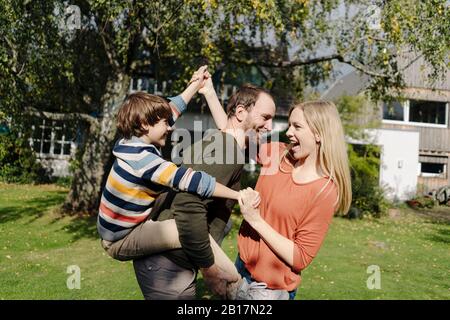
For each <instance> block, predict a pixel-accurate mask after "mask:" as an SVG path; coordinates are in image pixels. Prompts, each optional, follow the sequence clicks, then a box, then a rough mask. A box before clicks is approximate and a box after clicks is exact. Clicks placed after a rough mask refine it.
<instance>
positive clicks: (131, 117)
mask: <svg viewBox="0 0 450 320" xmlns="http://www.w3.org/2000/svg"><path fill="white" fill-rule="evenodd" d="M171 117H172V111H171V108H170V106H169V103H168V102H167V100H165V99H164V98H162V97H158V96H155V95H153V94H149V93H147V92H143V91H140V92H135V93H131V94H129V95H128V96H127V97H126V98H125V100H124V101H123V103H122V106H121V107H120V109H119V112H118V113H117V129H118V130H119V133H120V134H121V135H122V136H123V137H124V138H126V139H130V138H131V137H132V136H136V137H141V136H143V135H144V134H147V133H148V131H147V130H145V129H144V128H143V126H144V125H150V126H153V125H155V124H156V123H157V122H158V121H159V120H161V119H170V118H171Z"/></svg>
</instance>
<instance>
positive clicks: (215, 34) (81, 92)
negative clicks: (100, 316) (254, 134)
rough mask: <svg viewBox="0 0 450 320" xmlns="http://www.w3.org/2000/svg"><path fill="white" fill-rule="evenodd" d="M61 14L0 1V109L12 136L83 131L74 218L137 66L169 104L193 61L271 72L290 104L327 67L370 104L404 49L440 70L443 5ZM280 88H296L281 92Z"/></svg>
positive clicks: (50, 4) (167, 4)
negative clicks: (29, 126) (54, 128)
mask: <svg viewBox="0 0 450 320" xmlns="http://www.w3.org/2000/svg"><path fill="white" fill-rule="evenodd" d="M70 5H71V7H70V6H69V3H65V4H61V2H59V1H19V0H13V1H7V0H0V9H1V10H0V34H1V37H0V95H1V97H2V99H1V101H0V108H1V109H0V110H2V111H4V112H5V113H7V114H8V115H10V116H11V117H12V118H13V119H15V120H14V121H15V122H16V124H17V125H18V119H19V117H18V116H19V115H23V113H24V110H25V109H26V112H27V114H35V113H40V114H41V115H42V116H45V117H49V118H57V119H68V120H70V121H76V122H84V123H85V124H87V125H86V126H85V128H86V129H85V135H84V136H85V137H86V138H85V142H84V144H83V146H84V147H83V149H82V150H81V152H80V162H79V163H80V166H79V167H78V169H77V170H76V172H75V174H74V179H73V185H72V188H71V191H70V193H69V195H68V198H67V200H66V203H65V207H66V209H68V210H72V211H89V212H91V211H96V209H97V205H98V202H99V196H100V192H101V185H102V182H103V179H104V176H105V173H107V172H106V170H107V168H108V163H109V162H110V157H111V148H112V141H113V140H114V138H115V136H116V129H115V125H114V115H115V113H116V111H117V108H118V106H119V105H120V103H121V101H122V100H123V98H124V96H125V95H126V93H127V91H128V88H129V83H130V79H131V77H132V75H133V73H134V72H135V71H136V70H138V69H139V68H141V67H142V66H151V68H152V70H153V72H154V75H155V78H156V79H157V80H158V81H163V80H172V85H171V91H172V93H176V92H177V91H178V90H180V88H181V87H182V86H184V84H185V82H186V79H188V78H189V74H190V73H191V72H192V70H193V69H194V68H196V67H197V66H198V64H199V63H201V62H207V63H208V64H209V65H210V67H211V69H212V70H217V69H220V68H223V67H224V66H227V65H234V66H239V67H245V66H256V67H258V68H266V69H268V70H270V76H268V78H267V79H266V80H267V81H266V82H267V83H266V85H267V86H268V87H272V88H273V89H274V91H275V92H276V91H277V90H279V92H282V93H283V94H285V93H286V94H292V95H293V96H301V94H302V92H301V91H302V88H304V87H305V85H306V84H308V83H314V82H317V81H318V80H320V79H326V78H327V77H328V76H329V75H330V73H331V72H333V70H334V67H335V63H334V62H336V61H337V62H341V63H346V64H349V65H351V66H353V67H354V68H356V69H358V70H360V71H361V72H364V73H366V74H368V75H370V76H371V77H372V79H373V81H372V84H371V89H372V91H373V92H374V93H375V94H378V95H380V94H384V93H386V92H388V91H389V90H390V89H392V88H396V87H399V86H401V85H402V78H401V70H400V68H399V66H398V64H397V57H398V56H399V54H400V53H401V52H402V51H403V50H413V51H415V52H417V53H418V54H419V55H422V56H423V57H424V58H425V59H426V61H427V62H428V63H430V65H431V66H432V67H433V69H432V70H433V74H432V76H433V77H437V76H438V75H439V74H440V72H441V71H442V70H443V69H445V68H446V67H448V60H446V59H447V58H448V49H449V48H448V44H449V43H450V41H449V30H450V26H449V24H450V19H449V18H450V17H449V10H448V6H447V5H446V1H445V0H433V1H412V0H391V1H375V0H374V1H368V0H359V1H356V0H353V1H350V0H348V1H340V0H322V1H309V0H298V1H287V0H286V1H284V0H278V1H277V0H269V1H260V0H244V1H241V0H239V1H238V0H165V1H140V0H95V1H94V0H73V1H71V2H70ZM68 6H69V7H68ZM67 8H69V9H70V8H72V9H74V8H78V9H79V11H77V10H72V11H70V10H68V11H67V10H66V9H67ZM78 12H79V13H80V16H79V17H77V16H76V14H77V13H78ZM74 15H75V17H74ZM74 18H79V20H80V24H79V28H78V29H77V28H75V29H72V28H70V26H73V25H72V24H70V23H68V22H69V21H70V22H72V20H73V19H74ZM369 18H371V19H369ZM71 19H72V20H71ZM367 21H371V23H367ZM75 27H78V25H77V24H75ZM446 63H447V65H446ZM289 86H292V88H294V89H292V90H280V88H286V87H287V88H289ZM30 108H32V109H30ZM44 111H45V113H44ZM23 129H24V126H22V130H23Z"/></svg>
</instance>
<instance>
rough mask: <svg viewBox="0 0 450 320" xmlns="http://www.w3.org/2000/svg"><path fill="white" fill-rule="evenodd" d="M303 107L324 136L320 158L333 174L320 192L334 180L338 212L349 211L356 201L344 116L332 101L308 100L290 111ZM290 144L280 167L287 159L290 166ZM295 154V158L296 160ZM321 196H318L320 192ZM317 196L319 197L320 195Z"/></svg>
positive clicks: (322, 166) (312, 125) (314, 129)
mask: <svg viewBox="0 0 450 320" xmlns="http://www.w3.org/2000/svg"><path fill="white" fill-rule="evenodd" d="M296 108H299V109H301V110H302V111H303V114H304V117H305V121H306V123H307V124H308V126H309V127H310V128H311V130H312V132H313V133H314V134H317V135H318V136H319V137H320V144H319V150H318V157H317V160H318V162H319V165H320V169H321V170H322V171H323V172H324V173H325V174H326V175H327V177H329V181H328V182H327V184H326V185H325V186H324V187H323V188H322V190H321V191H320V192H319V194H320V193H321V192H322V191H323V190H324V189H325V188H326V186H327V185H328V183H329V182H331V181H333V182H334V183H335V185H336V187H337V191H338V198H337V199H336V211H337V212H338V213H340V214H346V213H347V212H348V210H349V208H350V204H351V202H352V186H351V178H350V168H349V163H348V156H347V144H346V142H345V138H344V129H343V128H342V122H341V118H340V117H339V113H338V111H337V108H336V106H335V105H334V103H332V102H329V101H320V100H317V101H307V102H303V103H298V104H295V105H294V106H293V107H291V109H290V110H289V117H290V116H291V114H292V111H293V110H294V109H296ZM289 151H290V147H289V148H288V149H287V150H286V152H285V153H284V154H283V156H282V158H281V161H280V170H281V169H282V168H281V165H282V163H283V161H286V162H287V163H289V164H290V165H292V163H291V162H289V161H288V160H287V159H286V158H287V156H290V152H289ZM292 160H293V159H292V157H291V161H292ZM317 196H318V195H317ZM317 196H316V198H317Z"/></svg>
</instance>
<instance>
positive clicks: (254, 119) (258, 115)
mask: <svg viewBox="0 0 450 320" xmlns="http://www.w3.org/2000/svg"><path fill="white" fill-rule="evenodd" d="M274 116H275V102H274V101H273V99H272V97H271V96H270V95H268V94H266V93H264V92H261V93H260V94H259V96H258V99H257V100H256V102H255V105H254V106H253V107H251V108H250V109H249V111H248V114H247V117H246V118H245V120H244V124H243V129H244V131H246V132H247V131H248V130H253V131H254V132H256V136H257V137H258V138H259V137H260V135H261V134H263V133H267V132H270V131H272V119H273V117H274Z"/></svg>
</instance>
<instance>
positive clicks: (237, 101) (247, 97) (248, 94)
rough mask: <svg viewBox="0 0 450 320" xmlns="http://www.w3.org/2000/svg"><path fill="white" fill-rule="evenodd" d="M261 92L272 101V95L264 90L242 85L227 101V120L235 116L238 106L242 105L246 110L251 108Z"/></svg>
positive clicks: (247, 84) (250, 85)
mask: <svg viewBox="0 0 450 320" xmlns="http://www.w3.org/2000/svg"><path fill="white" fill-rule="evenodd" d="M262 92H263V93H265V94H267V95H269V96H270V97H271V98H272V99H273V97H272V95H271V94H270V93H269V91H267V90H266V89H264V88H261V87H257V86H255V85H252V84H249V83H245V84H243V85H242V86H241V87H240V88H239V89H238V90H237V91H236V92H235V93H233V95H232V96H231V97H230V100H228V104H227V116H228V118H230V117H232V116H234V115H235V113H236V108H237V106H238V105H242V106H243V107H244V108H245V109H246V110H249V109H250V108H252V107H253V106H254V105H255V103H256V100H258V97H259V95H260V94H261V93H262Z"/></svg>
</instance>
